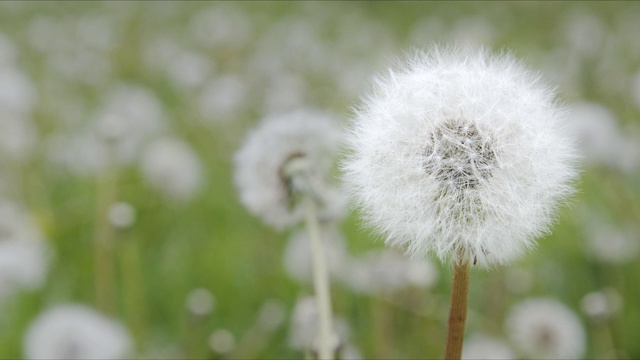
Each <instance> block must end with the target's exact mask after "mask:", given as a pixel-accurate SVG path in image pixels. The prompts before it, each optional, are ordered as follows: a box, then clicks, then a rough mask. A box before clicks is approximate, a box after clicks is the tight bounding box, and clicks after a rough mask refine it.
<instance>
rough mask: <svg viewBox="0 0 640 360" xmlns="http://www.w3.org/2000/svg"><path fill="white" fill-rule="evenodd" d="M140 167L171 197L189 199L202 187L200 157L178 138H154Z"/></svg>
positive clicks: (151, 182) (182, 199) (143, 156)
mask: <svg viewBox="0 0 640 360" xmlns="http://www.w3.org/2000/svg"><path fill="white" fill-rule="evenodd" d="M140 166H141V170H142V174H143V176H144V178H145V180H146V181H147V182H148V183H149V184H150V185H151V186H153V187H154V188H156V189H157V190H159V191H161V192H162V193H163V194H164V195H166V196H167V197H168V198H170V199H172V200H177V201H186V200H189V199H191V198H192V197H193V196H194V195H195V194H196V193H197V192H198V191H199V190H200V188H201V186H202V182H203V177H204V174H203V172H204V171H203V168H202V163H201V161H200V158H199V157H198V155H197V154H196V153H195V152H194V151H193V149H192V148H191V147H190V146H189V145H188V144H187V143H185V142H183V141H181V140H178V139H174V138H168V137H167V138H159V139H156V140H154V141H153V142H152V143H150V144H149V145H148V147H147V148H146V149H145V151H144V152H143V154H142V157H141V159H140Z"/></svg>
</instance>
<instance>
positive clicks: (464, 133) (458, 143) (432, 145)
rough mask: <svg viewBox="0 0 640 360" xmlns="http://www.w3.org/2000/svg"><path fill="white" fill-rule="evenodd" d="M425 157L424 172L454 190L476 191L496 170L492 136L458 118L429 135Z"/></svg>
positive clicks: (446, 122) (447, 122)
mask: <svg viewBox="0 0 640 360" xmlns="http://www.w3.org/2000/svg"><path fill="white" fill-rule="evenodd" d="M424 156H425V158H424V161H423V164H422V166H423V168H424V170H425V172H426V173H427V174H429V175H430V176H433V177H434V178H435V179H436V180H437V181H438V182H440V183H441V184H443V186H445V187H447V188H449V189H451V190H466V189H475V188H477V187H478V185H480V183H481V182H483V181H485V180H487V179H488V178H489V177H491V173H492V171H493V169H494V168H495V167H496V154H495V149H494V145H493V142H492V140H491V136H489V135H488V134H484V133H482V132H481V131H480V129H479V128H478V126H476V125H475V124H473V123H468V122H466V121H464V120H463V119H459V118H453V119H450V120H448V121H445V122H444V123H443V124H442V125H441V126H439V127H437V128H436V129H435V131H433V132H432V133H431V134H430V136H429V139H428V141H427V144H426V146H425V148H424Z"/></svg>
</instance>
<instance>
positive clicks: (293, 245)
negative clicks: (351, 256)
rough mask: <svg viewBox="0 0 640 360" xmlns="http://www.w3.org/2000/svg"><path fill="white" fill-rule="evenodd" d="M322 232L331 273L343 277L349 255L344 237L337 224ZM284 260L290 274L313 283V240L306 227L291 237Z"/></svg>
mask: <svg viewBox="0 0 640 360" xmlns="http://www.w3.org/2000/svg"><path fill="white" fill-rule="evenodd" d="M320 233H321V234H322V237H323V247H324V254H325V257H326V264H327V268H328V271H329V274H330V275H331V276H332V277H335V278H338V277H341V275H342V272H344V271H345V270H346V269H345V265H346V263H347V257H348V254H347V249H346V245H345V241H344V238H343V237H342V235H341V234H340V232H339V230H338V229H337V228H336V227H335V226H324V227H323V228H322V231H321V232H320ZM283 260H284V268H285V270H286V271H287V273H288V274H289V276H291V277H293V278H294V279H296V280H298V281H301V282H305V283H309V284H311V283H312V280H313V278H312V264H313V259H312V256H311V241H310V239H309V233H308V231H307V230H306V229H301V230H298V231H296V232H295V233H293V234H292V235H291V236H290V237H289V242H288V243H287V246H286V248H285V250H284V258H283Z"/></svg>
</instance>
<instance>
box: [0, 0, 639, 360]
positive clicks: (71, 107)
mask: <svg viewBox="0 0 640 360" xmlns="http://www.w3.org/2000/svg"><path fill="white" fill-rule="evenodd" d="M638 19H640V4H639V3H634V2H614V3H608V2H602V3H599V2H584V3H583V2H561V3H547V2H513V3H512V2H488V3H480V2H455V3H445V2H435V3H421V2H402V3H393V4H392V3H386V2H349V3H342V2H340V3H338V2H303V3H286V2H273V3H269V2H267V3H265V2H220V3H218V2H168V1H162V2H119V1H118V2H115V1H114V2H86V3H83V2H5V1H3V2H0V308H1V311H0V357H2V358H19V357H23V356H27V354H28V353H29V351H30V350H28V347H29V346H32V345H29V344H30V342H28V341H26V340H25V338H26V334H27V333H28V332H29V329H30V328H31V326H32V324H33V322H34V321H35V320H36V319H37V318H38V317H39V316H40V315H41V314H43V313H44V312H45V311H47V310H49V309H52V308H55V307H56V306H59V305H65V304H80V305H83V306H86V307H88V308H90V309H93V310H95V311H98V312H99V313H101V314H104V315H105V316H107V317H109V318H111V319H112V320H115V321H117V322H118V323H119V324H121V325H122V326H123V327H124V329H126V330H125V332H126V333H127V334H128V335H127V336H130V339H131V340H130V342H131V345H130V346H129V350H127V351H128V352H129V354H130V355H128V356H129V357H139V358H299V357H302V356H304V354H305V351H306V350H305V349H308V347H309V346H310V345H309V341H310V340H309V339H308V338H309V337H310V336H311V338H312V337H313V336H312V335H308V334H307V333H305V331H307V332H308V330H309V329H313V327H314V325H313V324H312V323H313V315H311V316H310V315H309V309H308V308H309V306H308V298H307V297H308V296H310V295H312V294H313V289H312V286H311V284H310V281H309V276H308V261H305V260H301V259H305V256H307V255H306V252H308V250H307V249H306V248H305V246H304V245H301V240H300V238H301V237H302V238H304V235H300V234H298V230H295V229H294V230H291V231H288V232H284V233H280V232H277V231H275V230H273V229H271V228H269V227H268V226H266V225H264V224H263V223H262V221H261V220H260V219H258V218H256V217H254V216H252V215H251V214H250V213H249V212H248V211H247V210H246V209H245V208H244V207H243V206H242V205H241V203H240V201H239V197H238V194H237V190H236V187H235V186H234V183H233V154H234V153H235V152H236V151H237V150H238V148H239V147H240V146H241V144H242V141H243V138H244V136H245V134H246V132H247V131H249V130H250V129H252V128H253V127H254V126H255V125H256V124H258V123H259V121H260V120H261V119H262V118H263V117H265V116H267V115H270V114H273V113H278V112H281V111H286V110H290V109H296V108H300V107H310V106H311V107H317V108H320V109H323V110H326V111H328V112H330V113H333V114H335V117H336V121H337V122H339V123H343V124H346V123H347V122H348V119H349V116H350V114H351V107H352V106H354V105H356V104H357V102H358V98H359V96H360V95H362V94H363V93H364V92H365V91H366V90H367V89H368V88H369V86H370V84H371V79H372V76H373V75H374V74H375V73H377V72H380V71H385V69H386V68H387V67H388V66H390V65H392V64H393V61H394V59H395V58H396V57H398V56H401V55H402V54H403V53H404V52H406V51H410V50H411V49H413V48H426V47H428V46H430V45H431V44H432V43H433V42H450V41H451V42H457V43H463V44H472V45H482V46H486V47H488V48H490V49H493V50H496V51H499V50H501V49H508V50H511V51H513V52H514V53H515V54H516V56H517V57H519V58H522V59H523V60H524V61H525V62H526V63H527V64H529V65H530V66H531V67H533V68H535V69H537V70H539V71H540V72H541V73H542V74H543V76H544V78H545V80H546V81H547V82H549V83H553V84H556V85H557V87H558V90H559V94H560V101H561V102H562V103H563V104H565V105H566V107H567V111H568V117H567V118H568V120H569V121H570V124H569V125H570V126H572V127H573V129H574V130H575V132H576V136H578V137H579V138H580V141H581V146H582V151H583V155H584V162H583V165H582V168H583V172H582V177H581V180H580V183H579V184H578V189H579V190H578V193H577V194H576V195H575V196H574V197H573V198H572V199H571V201H570V203H569V204H567V205H565V206H564V207H563V209H562V211H561V212H560V216H559V217H558V221H557V223H556V225H555V227H554V231H553V233H552V234H551V235H549V236H548V237H546V238H543V239H539V246H538V248H537V249H535V251H532V252H531V253H530V254H528V255H527V256H525V257H524V258H522V259H521V260H520V261H518V262H516V263H514V264H512V265H510V266H504V267H499V268H495V269H490V270H483V269H474V271H473V272H472V275H471V289H470V299H469V318H468V323H467V335H468V341H467V344H466V345H465V346H466V348H465V349H466V351H467V353H466V354H467V355H466V356H468V357H482V356H489V355H478V354H487V353H486V351H494V354H496V352H497V351H498V350H496V349H498V348H499V349H500V350H502V351H503V352H502V353H501V354H505V351H506V354H507V355H504V356H507V357H520V358H536V357H541V356H542V355H538V356H537V355H536V354H535V353H534V354H532V353H531V352H530V351H528V350H527V349H526V345H522V344H519V343H518V342H519V341H521V340H520V338H521V337H517V336H515V337H514V336H512V334H511V331H509V329H511V328H510V325H508V324H507V323H509V324H510V323H512V322H514V321H516V320H514V319H513V316H515V315H513V314H512V312H511V309H513V308H514V307H515V306H517V305H518V304H521V303H522V302H523V301H527V300H531V299H547V300H549V301H554V302H555V303H557V304H562V306H564V307H565V308H566V310H567V311H569V313H571V314H572V316H573V317H572V318H571V319H572V320H571V321H573V320H577V322H575V321H574V322H575V323H577V324H579V327H577V328H576V327H574V328H572V330H566V331H565V332H571V331H573V332H574V333H576V332H578V333H579V334H577V335H576V334H573V335H570V336H573V338H571V337H570V339H583V340H566V342H572V341H573V343H576V342H577V343H578V345H575V346H576V347H578V348H581V350H579V351H577V352H576V355H572V356H576V357H586V358H638V357H640V342H638V341H637V337H638V335H637V334H638V333H640V307H639V306H638V304H639V303H640V282H639V281H638V274H639V273H640V261H639V260H638V256H639V252H640V235H639V234H640V229H639V227H640V209H639V204H640V202H639V200H640V22H639V21H638ZM336 175H338V174H337V173H336ZM332 237H333V241H334V242H335V246H334V247H335V249H333V247H332V249H331V250H330V253H331V254H333V255H332V258H334V259H337V260H335V262H336V264H335V266H334V265H332V297H333V308H334V313H335V316H336V318H337V319H338V320H337V321H336V322H337V324H338V325H337V326H338V329H337V332H338V334H339V335H340V341H341V342H340V344H341V356H342V357H343V358H394V357H395V358H438V357H441V356H442V354H443V350H444V341H445V329H446V321H447V316H448V302H449V294H450V279H451V273H452V271H451V269H450V268H449V267H447V266H443V265H442V264H440V263H438V262H437V261H435V260H433V261H432V260H431V259H425V260H424V261H415V260H414V261H409V260H408V259H405V258H404V257H403V255H402V254H401V253H398V252H395V251H392V250H387V249H385V248H384V246H383V244H382V240H381V239H380V238H379V237H377V236H376V235H374V234H372V233H370V232H369V231H368V230H367V229H363V228H362V226H361V222H360V220H359V218H358V214H357V212H356V211H354V212H350V213H348V214H347V215H346V217H345V218H344V219H343V220H342V221H341V222H340V224H339V225H338V226H336V228H335V229H334V230H333V232H332ZM354 274H355V275H354ZM509 319H511V320H509ZM543 325H544V324H543ZM549 329H551V330H548V331H549V332H550V333H551V334H554V333H553V332H552V331H553V327H552V326H549ZM576 329H577V330H576ZM561 336H564V335H562V332H560V334H559V335H557V337H556V336H555V335H554V336H552V338H558V339H560V338H561ZM545 339H546V338H545ZM545 339H542V340H540V339H538V340H535V339H534V340H531V341H532V342H535V341H542V344H547V343H549V341H550V340H549V339H546V340H545ZM472 340H474V341H475V343H476V344H475V345H476V348H478V347H479V348H480V350H477V349H476V350H473V349H471V347H472V345H473V344H474V341H472ZM483 341H484V342H483ZM545 341H546V342H545ZM580 341H582V343H581V342H580ZM551 342H553V341H551ZM560 342H563V341H560ZM580 344H582V345H580ZM42 346H44V345H42ZM482 346H484V348H483V347H482ZM550 346H551V345H550ZM555 346H560V345H557V344H556V345H555ZM487 349H488V350H487ZM481 350H483V351H485V352H484V353H482V352H479V353H478V352H476V353H473V351H481ZM54 353H55V352H53V350H52V352H51V354H54ZM474 354H475V355H474ZM495 356H499V355H495Z"/></svg>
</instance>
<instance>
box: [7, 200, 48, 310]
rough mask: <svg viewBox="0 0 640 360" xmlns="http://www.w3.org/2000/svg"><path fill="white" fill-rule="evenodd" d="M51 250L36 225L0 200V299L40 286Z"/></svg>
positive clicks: (19, 209)
mask: <svg viewBox="0 0 640 360" xmlns="http://www.w3.org/2000/svg"><path fill="white" fill-rule="evenodd" d="M51 256H52V253H51V249H50V248H49V246H48V245H47V243H46V242H45V241H44V238H43V236H42V233H41V232H40V229H39V228H38V226H37V224H36V223H35V222H34V221H33V219H31V217H30V216H29V214H28V213H27V212H26V211H25V210H24V209H22V208H21V207H20V206H19V205H18V204H15V203H13V202H9V201H3V202H1V203H0V299H1V298H7V297H9V296H11V295H12V294H14V293H15V292H16V291H18V290H19V289H28V290H34V289H38V288H40V287H41V286H42V285H43V284H44V282H45V280H46V276H47V272H48V269H49V264H50V262H51Z"/></svg>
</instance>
